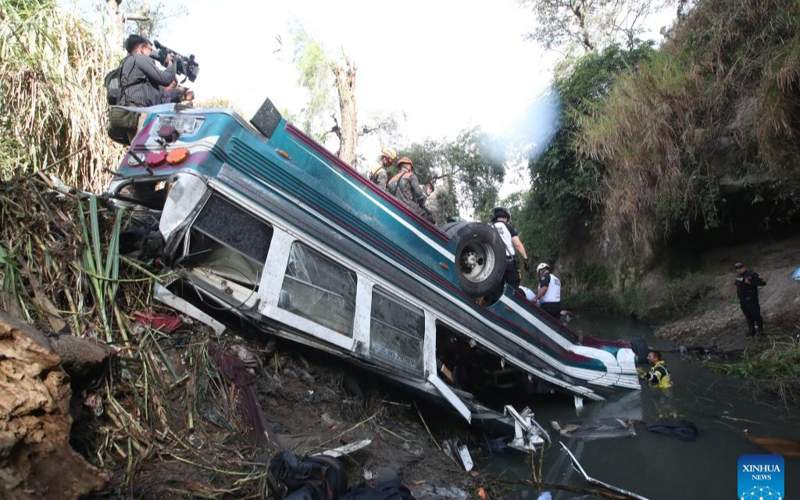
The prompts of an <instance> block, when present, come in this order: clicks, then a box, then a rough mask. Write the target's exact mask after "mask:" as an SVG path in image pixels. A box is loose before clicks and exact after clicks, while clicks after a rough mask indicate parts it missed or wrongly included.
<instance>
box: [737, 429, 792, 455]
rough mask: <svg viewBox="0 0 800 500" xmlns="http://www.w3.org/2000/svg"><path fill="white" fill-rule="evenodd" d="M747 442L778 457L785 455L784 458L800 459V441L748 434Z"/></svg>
mask: <svg viewBox="0 0 800 500" xmlns="http://www.w3.org/2000/svg"><path fill="white" fill-rule="evenodd" d="M747 440H748V441H750V442H751V443H755V444H757V445H759V446H761V447H762V448H764V449H766V450H767V451H769V452H770V453H774V454H776V455H783V456H784V457H791V458H797V457H800V441H795V440H793V439H783V438H775V437H766V436H751V435H750V434H747Z"/></svg>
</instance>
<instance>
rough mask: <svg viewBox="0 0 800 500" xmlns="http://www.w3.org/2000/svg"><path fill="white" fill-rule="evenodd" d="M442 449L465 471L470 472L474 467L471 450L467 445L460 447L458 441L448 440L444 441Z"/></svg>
mask: <svg viewBox="0 0 800 500" xmlns="http://www.w3.org/2000/svg"><path fill="white" fill-rule="evenodd" d="M442 448H444V452H445V454H446V455H447V456H449V457H450V458H451V459H453V461H454V462H456V463H457V464H459V465H461V466H462V467H464V470H465V471H467V472H469V471H471V470H472V468H473V467H474V463H473V462H472V456H471V455H470V454H469V449H468V448H467V446H466V445H459V444H458V440H457V439H446V440H444V441H442Z"/></svg>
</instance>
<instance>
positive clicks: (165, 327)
mask: <svg viewBox="0 0 800 500" xmlns="http://www.w3.org/2000/svg"><path fill="white" fill-rule="evenodd" d="M133 318H134V319H135V320H136V322H137V323H140V324H142V325H144V326H146V327H149V328H153V329H154V330H159V331H161V332H163V333H172V332H174V331H175V330H177V329H178V328H180V327H181V325H182V324H183V322H182V321H181V318H180V317H179V316H178V315H175V314H157V313H153V312H145V311H134V313H133Z"/></svg>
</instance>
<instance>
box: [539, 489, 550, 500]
mask: <svg viewBox="0 0 800 500" xmlns="http://www.w3.org/2000/svg"><path fill="white" fill-rule="evenodd" d="M536 500H553V495H551V494H550V492H549V491H543V492H542V493H541V494H540V495H539V496H538V497H536Z"/></svg>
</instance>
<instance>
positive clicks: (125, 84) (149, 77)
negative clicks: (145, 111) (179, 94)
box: [120, 54, 175, 106]
mask: <svg viewBox="0 0 800 500" xmlns="http://www.w3.org/2000/svg"><path fill="white" fill-rule="evenodd" d="M174 79H175V64H174V63H173V64H170V65H169V66H167V69H165V70H163V71H162V70H160V69H158V68H157V67H156V63H155V61H154V60H153V59H151V58H149V57H147V56H143V55H141V54H136V55H132V56H128V57H126V58H125V60H124V61H123V62H122V68H121V69H120V87H121V88H122V96H121V97H120V104H122V105H123V106H155V105H156V104H161V103H162V87H166V86H167V85H169V84H170V83H172V81H173V80H174Z"/></svg>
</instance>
